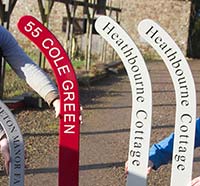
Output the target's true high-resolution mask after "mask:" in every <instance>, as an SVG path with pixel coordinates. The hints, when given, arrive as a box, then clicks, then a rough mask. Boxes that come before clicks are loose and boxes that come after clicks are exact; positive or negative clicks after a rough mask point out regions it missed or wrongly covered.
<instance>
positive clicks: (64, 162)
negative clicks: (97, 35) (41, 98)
mask: <svg viewBox="0 0 200 186" xmlns="http://www.w3.org/2000/svg"><path fill="white" fill-rule="evenodd" d="M18 28H19V30H20V31H21V32H22V33H23V34H24V35H25V36H26V37H28V38H29V39H30V40H31V41H32V42H33V43H34V44H35V45H36V46H37V47H38V48H39V49H40V50H41V51H42V53H43V54H44V55H45V57H46V58H47V60H48V61H49V63H50V65H51V67H52V69H53V72H54V74H55V76H56V80H57V84H58V89H59V93H60V102H61V104H60V107H61V108H60V129H59V130H60V131H59V176H58V182H59V183H58V184H59V186H78V172H79V133H80V132H79V130H80V125H79V124H80V120H79V116H80V105H79V92H78V83H77V79H76V75H75V72H74V69H73V66H72V64H71V62H70V59H69V57H68V56H67V54H66V52H65V50H64V49H63V47H62V45H61V44H60V43H59V41H58V40H57V39H56V37H55V36H54V35H53V34H52V33H51V32H50V31H49V30H48V29H47V28H46V27H44V26H43V25H42V24H41V23H40V22H39V21H38V20H37V19H35V18H34V17H32V16H23V17H22V18H21V19H20V20H19V22H18Z"/></svg>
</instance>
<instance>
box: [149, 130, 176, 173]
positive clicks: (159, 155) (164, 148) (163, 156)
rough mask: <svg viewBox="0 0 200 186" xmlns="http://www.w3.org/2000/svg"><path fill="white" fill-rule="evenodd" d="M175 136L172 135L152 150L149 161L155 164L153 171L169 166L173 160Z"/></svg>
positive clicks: (153, 146) (154, 145)
mask: <svg viewBox="0 0 200 186" xmlns="http://www.w3.org/2000/svg"><path fill="white" fill-rule="evenodd" d="M173 140H174V134H173V133H172V134H170V136H168V137H167V138H165V139H163V140H162V141H160V142H159V143H157V144H153V145H152V147H151V148H150V153H149V160H150V161H151V162H153V169H154V170H156V169H158V168H159V167H160V166H161V165H164V164H167V163H168V162H169V161H170V160H171V159H172V151H173Z"/></svg>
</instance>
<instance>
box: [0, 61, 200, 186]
mask: <svg viewBox="0 0 200 186" xmlns="http://www.w3.org/2000/svg"><path fill="white" fill-rule="evenodd" d="M190 66H191V69H192V72H193V75H194V78H195V83H196V88H197V100H199V95H200V94H199V91H200V75H199V70H200V61H191V62H190ZM148 69H149V72H150V76H151V79H152V88H153V126H152V135H151V143H154V142H156V141H159V140H160V139H162V138H163V137H165V136H167V135H168V134H170V133H171V132H172V131H173V128H174V116H175V95H174V88H173V85H172V82H171V79H170V77H169V74H168V72H167V70H166V67H165V66H164V64H163V63H162V62H153V63H148ZM80 94H81V104H82V105H83V122H84V124H83V125H81V141H80V181H79V182H80V184H79V185H80V186H123V185H125V181H126V179H125V176H124V162H125V160H126V159H127V152H128V141H129V129H130V119H131V118H130V113H131V92H130V84H129V80H128V77H127V75H126V73H125V72H122V73H120V74H118V75H112V74H110V75H109V76H108V77H106V78H105V79H103V80H100V81H98V82H96V83H95V85H91V86H90V87H81V88H80ZM198 103H199V102H198ZM197 114H198V115H199V114H200V113H199V105H198V110H197ZM15 115H16V118H17V121H18V123H19V125H20V127H21V130H22V133H23V135H24V139H25V145H26V146H25V148H26V176H25V186H36V185H37V186H44V185H45V186H46V185H48V186H56V185H57V150H58V149H57V141H58V121H57V119H55V118H54V115H53V110H49V109H44V110H26V111H20V112H19V113H15ZM198 151H199V150H198V149H196V150H195V161H194V173H193V176H194V177H195V176H198V175H199V173H200V168H199V167H200V166H199V165H200V158H199V157H200V153H199V152H198ZM170 168H171V166H170V164H169V165H166V166H163V167H162V168H160V169H159V170H158V171H156V172H152V174H151V175H150V176H149V178H148V185H150V186H169V180H170ZM0 174H1V178H0V185H1V186H7V185H8V184H7V179H6V177H5V176H3V172H2V171H1V172H0Z"/></svg>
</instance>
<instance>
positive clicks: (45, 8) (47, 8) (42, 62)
mask: <svg viewBox="0 0 200 186" xmlns="http://www.w3.org/2000/svg"><path fill="white" fill-rule="evenodd" d="M53 5H54V0H47V1H46V0H38V6H39V10H40V14H41V18H42V23H43V24H44V26H46V27H47V28H48V27H49V16H50V13H51V10H52V8H53ZM39 66H40V67H41V68H43V69H45V67H46V59H45V57H44V55H42V53H41V52H40V53H39Z"/></svg>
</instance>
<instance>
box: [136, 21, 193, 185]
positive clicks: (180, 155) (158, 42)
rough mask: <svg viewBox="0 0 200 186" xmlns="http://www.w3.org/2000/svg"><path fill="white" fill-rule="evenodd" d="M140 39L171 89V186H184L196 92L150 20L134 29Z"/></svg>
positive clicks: (175, 51)
mask: <svg viewBox="0 0 200 186" xmlns="http://www.w3.org/2000/svg"><path fill="white" fill-rule="evenodd" d="M138 31H139V33H140V35H141V36H142V37H143V38H144V39H145V40H146V41H147V42H148V43H149V44H150V45H151V46H152V47H153V48H154V49H155V50H156V51H157V53H158V54H159V55H160V56H161V57H162V59H163V60H164V62H165V64H166V66H167V68H168V70H169V73H170V75H171V77H172V81H173V84H174V87H175V94H176V120H175V131H174V133H175V137H174V146H173V147H174V148H173V158H172V175H171V186H177V185H181V186H186V185H187V184H188V183H189V181H190V180H191V177H192V165H193V151H194V135H195V122H196V91H195V84H194V80H193V76H192V73H191V70H190V68H189V66H188V63H187V61H186V59H185V57H184V55H183V53H182V52H181V50H180V49H179V47H178V46H177V45H176V43H175V42H174V41H173V39H172V38H171V37H170V36H169V34H168V33H166V31H164V30H163V29H162V28H161V27H160V26H159V25H158V24H157V23H155V22H154V21H152V20H150V19H145V20H143V21H141V22H140V23H139V25H138Z"/></svg>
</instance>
